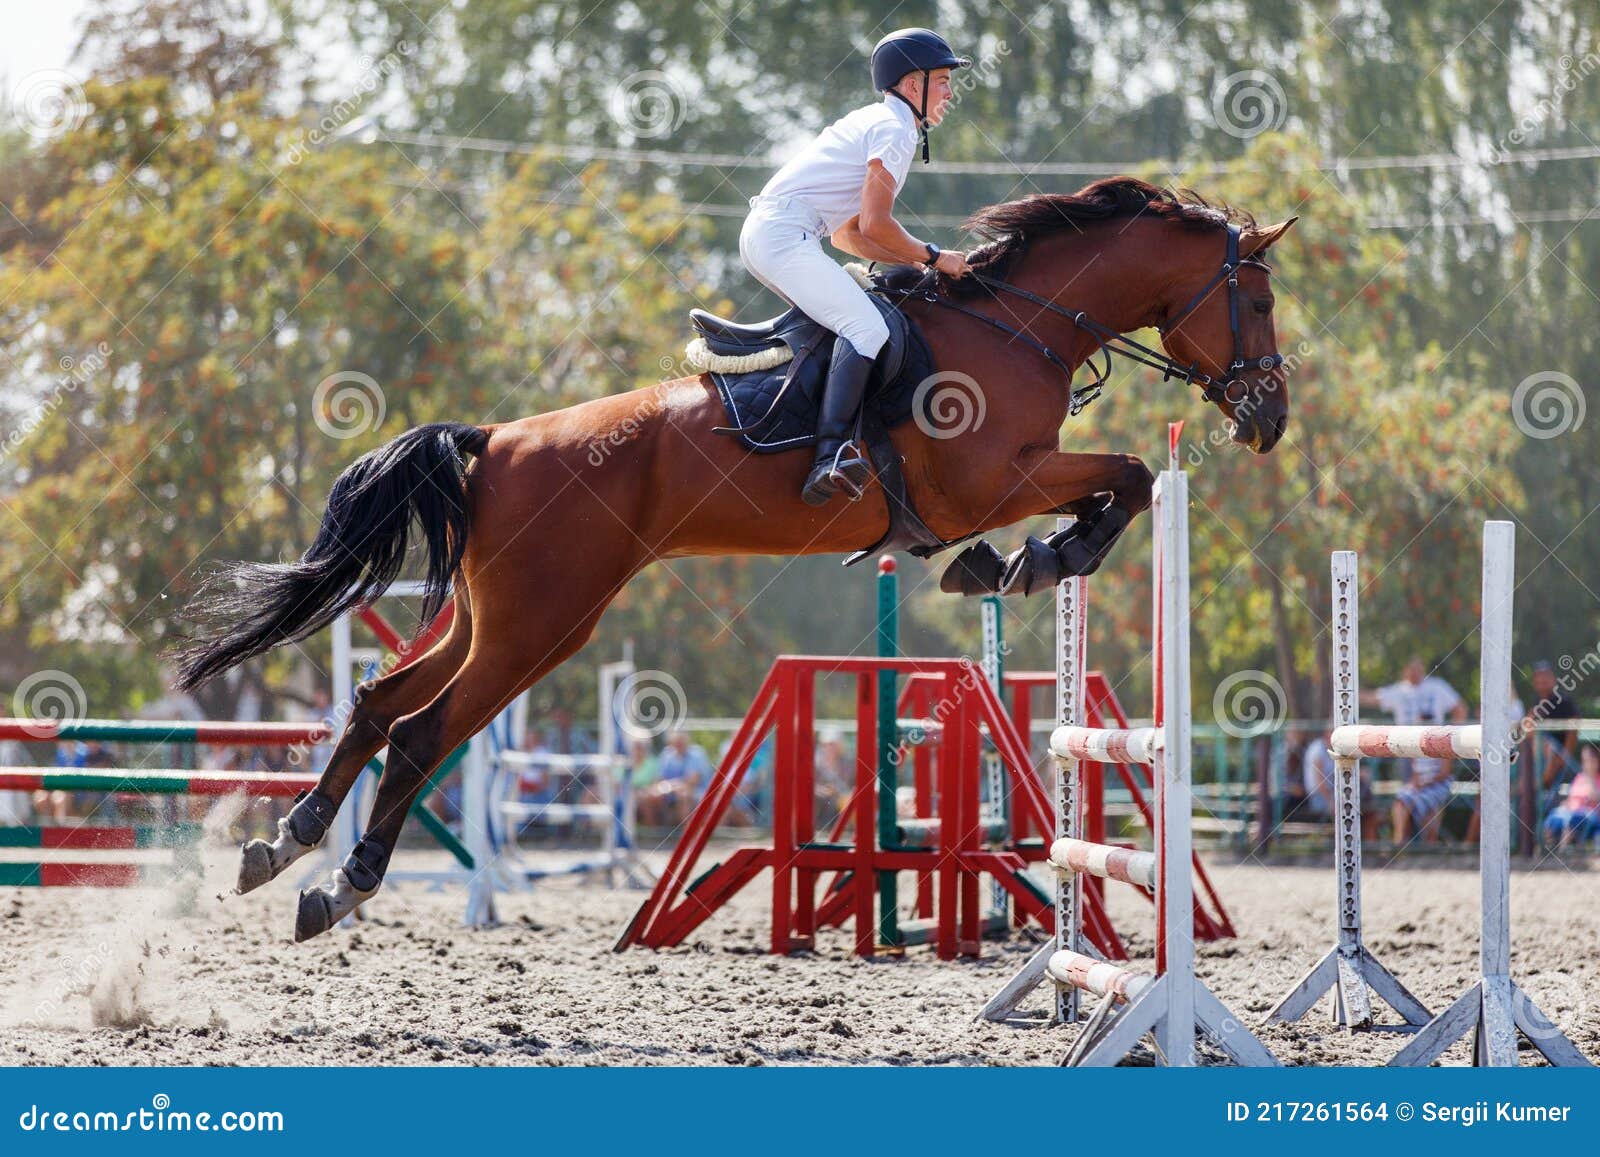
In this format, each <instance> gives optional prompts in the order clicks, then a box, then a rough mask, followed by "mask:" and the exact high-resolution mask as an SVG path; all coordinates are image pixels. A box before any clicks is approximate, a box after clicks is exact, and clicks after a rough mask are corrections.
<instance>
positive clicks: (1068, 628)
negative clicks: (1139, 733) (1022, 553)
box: [1051, 519, 1089, 1024]
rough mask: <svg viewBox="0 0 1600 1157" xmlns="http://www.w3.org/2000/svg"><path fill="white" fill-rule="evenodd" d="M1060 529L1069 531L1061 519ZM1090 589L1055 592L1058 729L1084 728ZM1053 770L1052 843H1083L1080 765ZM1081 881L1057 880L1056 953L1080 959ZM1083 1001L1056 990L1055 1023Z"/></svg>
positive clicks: (1077, 582) (1071, 1017) (1072, 581)
mask: <svg viewBox="0 0 1600 1157" xmlns="http://www.w3.org/2000/svg"><path fill="white" fill-rule="evenodd" d="M1057 525H1058V526H1065V525H1067V520H1066V519H1062V520H1060V522H1059V523H1058V524H1057ZM1088 590H1089V584H1088V582H1087V581H1086V580H1085V579H1083V578H1082V577H1074V578H1069V579H1067V580H1065V581H1064V582H1062V583H1059V584H1058V585H1057V586H1056V726H1057V727H1082V726H1084V721H1085V719H1086V714H1085V709H1084V701H1083V700H1084V687H1083V683H1084V654H1083V651H1084V636H1085V633H1086V627H1087V624H1088V616H1087V614H1086V613H1085V600H1086V599H1087V597H1088ZM1051 762H1052V763H1054V764H1055V769H1056V833H1055V835H1056V839H1058V840H1062V839H1081V838H1082V837H1083V793H1082V788H1083V765H1082V764H1081V763H1080V762H1079V761H1078V760H1076V759H1072V760H1068V759H1060V758H1056V759H1052V760H1051ZM1082 925H1083V878H1082V877H1081V876H1080V875H1078V874H1077V873H1076V872H1074V873H1072V874H1071V875H1067V876H1060V875H1058V876H1057V877H1056V946H1055V947H1056V951H1057V952H1076V953H1080V954H1081V953H1083V951H1084V938H1083V927H1082ZM1081 1003H1082V995H1081V993H1080V992H1079V990H1078V989H1077V988H1076V987H1075V986H1072V985H1065V986H1058V987H1057V988H1056V1020H1057V1021H1058V1022H1060V1023H1064V1024H1076V1023H1077V1021H1078V1019H1079V1015H1080V1009H1081Z"/></svg>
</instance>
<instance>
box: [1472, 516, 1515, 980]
mask: <svg viewBox="0 0 1600 1157" xmlns="http://www.w3.org/2000/svg"><path fill="white" fill-rule="evenodd" d="M1515 579H1516V528H1515V527H1514V526H1513V525H1512V524H1511V523H1509V522H1486V523H1484V524H1483V612H1482V613H1483V626H1482V635H1483V639H1482V643H1481V645H1482V647H1483V652H1482V656H1481V659H1480V666H1479V675H1478V703H1479V705H1480V707H1479V710H1480V711H1481V713H1482V714H1481V716H1480V718H1479V721H1478V722H1479V724H1480V725H1481V726H1482V728H1483V741H1482V743H1483V750H1482V754H1481V757H1480V759H1479V761H1478V767H1479V785H1478V792H1479V795H1478V798H1479V801H1480V802H1479V810H1480V813H1481V815H1482V829H1481V831H1480V833H1479V843H1478V856H1479V872H1480V874H1481V875H1482V877H1483V927H1482V929H1481V932H1480V939H1481V942H1482V943H1481V946H1480V948H1479V955H1480V958H1481V963H1482V966H1483V975H1484V976H1485V977H1486V978H1487V977H1509V976H1510V975H1511V916H1510V912H1511V873H1510V863H1509V860H1510V850H1509V849H1510V847H1511V719H1510V715H1511V601H1512V589H1513V586H1514V583H1515Z"/></svg>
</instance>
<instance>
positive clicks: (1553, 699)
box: [1522, 660, 1578, 806]
mask: <svg viewBox="0 0 1600 1157" xmlns="http://www.w3.org/2000/svg"><path fill="white" fill-rule="evenodd" d="M1533 693H1534V696H1535V697H1536V701H1535V702H1534V705H1533V710H1532V711H1530V712H1529V713H1528V717H1527V718H1526V719H1525V720H1523V724H1522V726H1523V728H1524V729H1525V730H1533V728H1534V726H1535V725H1536V724H1539V723H1543V722H1544V721H1545V720H1550V719H1577V718H1578V705H1577V704H1576V703H1574V702H1573V701H1572V700H1571V699H1570V698H1568V697H1567V694H1566V692H1565V690H1564V689H1563V688H1562V687H1560V686H1559V685H1558V684H1557V682H1556V672H1555V668H1553V667H1552V666H1550V664H1549V663H1547V662H1545V661H1543V660H1540V661H1539V662H1537V663H1535V664H1534V665H1533ZM1533 741H1534V743H1535V744H1536V745H1537V746H1536V747H1535V751H1537V752H1538V753H1539V756H1538V757H1537V758H1535V759H1534V761H1533V765H1534V766H1535V767H1539V766H1541V765H1543V768H1544V775H1543V777H1542V779H1541V782H1540V785H1539V786H1540V788H1541V790H1543V792H1544V793H1545V799H1546V806H1549V805H1550V804H1552V803H1554V800H1555V798H1556V797H1555V794H1554V793H1555V789H1556V788H1558V787H1559V786H1560V785H1561V784H1562V783H1563V782H1564V781H1565V780H1567V779H1569V778H1570V777H1571V776H1572V774H1573V773H1574V772H1575V771H1576V770H1577V763H1576V759H1575V756H1576V753H1577V750H1578V733H1577V732H1576V731H1533Z"/></svg>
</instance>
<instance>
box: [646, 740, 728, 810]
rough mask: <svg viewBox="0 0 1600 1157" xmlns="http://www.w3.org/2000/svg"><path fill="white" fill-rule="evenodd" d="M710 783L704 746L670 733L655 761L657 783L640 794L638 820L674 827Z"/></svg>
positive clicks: (708, 764)
mask: <svg viewBox="0 0 1600 1157" xmlns="http://www.w3.org/2000/svg"><path fill="white" fill-rule="evenodd" d="M710 782H711V761H710V760H709V759H708V758H706V752H705V748H703V747H701V746H700V745H699V744H697V743H696V744H691V743H690V742H689V736H688V734H687V733H686V732H683V731H674V732H672V733H671V734H670V735H668V736H667V746H666V750H664V751H663V752H662V753H661V758H660V759H659V760H658V774H657V782H656V783H654V784H652V785H651V786H650V788H649V789H648V790H646V791H644V792H641V793H640V796H639V820H640V822H641V823H644V824H646V825H647V826H649V827H677V826H678V825H679V824H681V823H682V822H683V821H684V819H685V818H686V817H687V816H688V814H689V809H690V808H691V807H693V806H694V804H695V802H696V801H697V800H699V798H700V795H701V793H702V792H704V791H705V789H706V785H707V784H709V783H710Z"/></svg>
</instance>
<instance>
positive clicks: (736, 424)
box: [689, 266, 950, 566]
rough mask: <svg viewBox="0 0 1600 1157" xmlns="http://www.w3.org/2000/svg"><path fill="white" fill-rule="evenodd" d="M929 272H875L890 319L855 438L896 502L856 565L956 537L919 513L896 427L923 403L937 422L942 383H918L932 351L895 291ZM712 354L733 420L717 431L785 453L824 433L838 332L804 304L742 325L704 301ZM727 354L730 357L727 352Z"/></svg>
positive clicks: (693, 317) (924, 553) (922, 553)
mask: <svg viewBox="0 0 1600 1157" xmlns="http://www.w3.org/2000/svg"><path fill="white" fill-rule="evenodd" d="M923 279H924V271H922V270H918V269H916V268H915V267H913V266H895V267H892V268H891V269H890V270H889V271H887V272H886V273H884V274H877V275H873V277H872V283H871V286H870V288H869V296H870V300H871V301H872V303H873V304H874V305H875V306H877V307H878V310H879V312H880V313H881V314H882V315H883V320H884V322H885V324H887V325H888V327H889V340H888V341H887V342H885V343H884V346H883V349H882V350H881V351H880V352H879V354H878V358H877V361H876V363H875V364H874V365H873V369H872V376H871V377H870V378H869V379H868V382H867V392H866V398H865V400H864V401H863V402H862V404H861V411H860V413H859V414H858V415H857V418H856V439H857V440H858V441H860V442H861V443H862V444H863V445H864V446H865V447H866V450H867V456H868V458H870V459H871V461H872V466H873V470H874V472H875V476H876V478H877V480H878V484H879V485H880V486H881V487H882V489H883V493H884V497H885V499H886V501H887V504H888V508H889V527H888V529H887V530H886V531H885V532H884V534H883V536H882V537H881V538H879V539H878V541H876V542H874V543H872V544H871V545H870V546H866V547H863V548H862V549H860V550H858V551H856V552H855V553H854V554H852V555H851V556H850V557H849V558H848V559H846V560H845V565H846V566H850V565H852V564H854V563H857V562H860V561H861V560H862V559H864V558H868V557H870V556H872V555H874V554H877V553H878V552H880V551H883V550H906V551H909V552H910V553H912V554H913V555H916V556H917V557H919V558H927V557H928V556H929V555H931V554H933V553H935V552H936V551H938V550H942V549H943V548H944V547H946V546H948V545H950V544H949V543H947V542H945V541H944V540H943V539H941V538H940V537H939V536H938V535H936V534H934V533H933V531H931V530H930V529H928V527H927V525H926V524H925V523H923V521H922V518H921V517H920V516H919V515H918V514H917V511H916V507H915V506H914V505H913V503H912V500H911V495H910V492H909V490H908V489H907V486H906V480H905V472H904V470H903V469H902V460H901V458H900V455H899V454H898V453H897V452H896V451H895V448H894V443H893V442H892V441H891V440H890V438H889V431H890V430H892V429H893V428H894V427H896V426H899V425H901V424H902V423H904V422H905V421H907V420H908V419H909V418H911V417H912V415H913V413H914V411H915V410H916V409H917V408H921V409H923V411H924V419H925V421H926V423H927V427H928V428H929V429H933V428H936V427H937V423H936V422H935V421H934V419H933V417H932V415H931V414H929V413H927V406H928V405H929V404H930V403H931V401H932V396H933V393H934V391H932V390H924V391H922V394H923V395H924V396H918V386H919V385H921V384H922V383H924V382H926V381H927V380H928V379H929V378H930V377H931V376H932V375H933V373H934V369H935V367H934V364H933V354H932V353H931V352H930V351H929V349H928V343H927V341H926V340H925V339H924V338H923V336H922V332H921V330H919V329H918V328H917V325H916V323H915V322H913V321H912V320H911V319H910V318H909V317H907V316H906V315H905V314H904V313H903V312H902V311H901V310H900V308H899V306H898V305H897V304H895V303H894V302H893V301H891V300H890V298H891V297H893V298H896V299H898V300H904V298H905V297H906V296H907V295H908V293H909V292H910V288H911V285H912V284H913V283H916V284H920V283H922V281H923ZM689 320H690V321H691V322H692V323H693V325H694V329H695V332H696V334H697V335H698V337H699V338H700V340H701V341H702V342H704V346H705V349H704V350H703V351H701V350H696V351H694V353H696V354H699V355H701V356H702V357H703V355H704V354H706V353H709V354H710V355H712V357H711V359H710V364H709V368H707V370H706V371H705V372H706V373H707V374H708V375H709V376H710V378H711V380H712V382H713V384H714V385H715V386H716V390H717V396H718V397H719V398H720V399H721V400H722V407H723V409H724V410H725V411H726V412H727V415H728V425H727V426H720V427H718V428H717V430H716V433H718V434H724V435H728V436H730V437H735V438H737V439H738V440H739V443H740V444H741V445H742V446H744V447H745V448H746V449H749V450H752V451H754V452H755V453H757V454H777V453H780V452H782V451H784V450H794V449H797V448H799V447H803V446H810V445H812V444H813V443H815V442H816V440H817V436H816V428H817V411H818V408H819V407H820V405H821V403H822V391H823V388H824V387H825V386H826V385H827V378H828V362H829V360H830V359H831V357H832V355H833V343H834V342H835V341H836V340H839V339H838V338H836V336H835V335H834V334H833V333H832V332H831V331H830V330H828V329H826V328H824V327H823V326H821V325H819V324H817V323H816V322H815V321H812V320H811V318H810V317H808V316H807V315H806V314H804V313H803V312H801V311H800V310H799V309H798V308H791V309H789V310H788V311H787V312H785V313H781V314H779V315H778V316H777V317H774V318H769V319H768V320H766V321H761V322H755V323H753V324H748V325H741V324H739V323H737V322H733V321H729V320H728V319H726V318H721V317H717V316H715V315H714V314H711V313H707V312H706V311H705V310H701V309H694V310H690V311H689ZM724 359H726V360H724Z"/></svg>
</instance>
